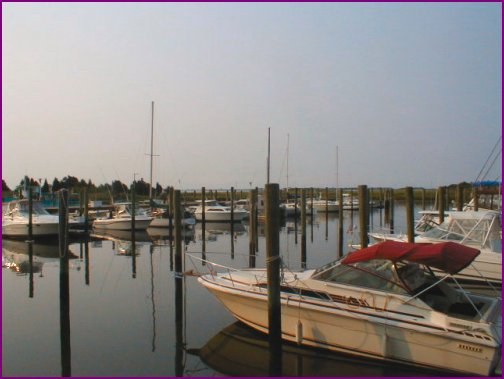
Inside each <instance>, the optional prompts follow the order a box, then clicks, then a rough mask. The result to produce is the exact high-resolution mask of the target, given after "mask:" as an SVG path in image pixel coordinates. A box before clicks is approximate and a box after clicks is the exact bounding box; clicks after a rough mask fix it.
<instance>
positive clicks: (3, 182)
mask: <svg viewBox="0 0 504 379" xmlns="http://www.w3.org/2000/svg"><path fill="white" fill-rule="evenodd" d="M2 192H11V189H10V188H9V186H8V185H7V183H6V182H5V180H3V179H2Z"/></svg>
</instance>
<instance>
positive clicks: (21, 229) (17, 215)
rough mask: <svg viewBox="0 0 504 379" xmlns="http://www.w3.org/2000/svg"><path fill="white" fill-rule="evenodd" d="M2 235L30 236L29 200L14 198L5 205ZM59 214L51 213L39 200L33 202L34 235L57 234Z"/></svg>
mask: <svg viewBox="0 0 504 379" xmlns="http://www.w3.org/2000/svg"><path fill="white" fill-rule="evenodd" d="M2 208H3V212H2V236H7V237H28V224H29V201H28V199H22V200H14V201H11V202H9V203H7V204H4V205H3V207H2ZM58 232H59V216H58V215H51V214H50V213H49V212H47V210H46V209H45V208H44V207H43V206H42V203H41V202H39V201H33V203H32V235H33V237H46V236H57V235H58Z"/></svg>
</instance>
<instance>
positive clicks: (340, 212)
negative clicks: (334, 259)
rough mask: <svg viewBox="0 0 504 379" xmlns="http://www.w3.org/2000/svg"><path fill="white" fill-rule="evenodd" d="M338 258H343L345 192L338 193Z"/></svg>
mask: <svg viewBox="0 0 504 379" xmlns="http://www.w3.org/2000/svg"><path fill="white" fill-rule="evenodd" d="M338 203H339V205H338V258H341V257H342V256H343V236H344V235H343V190H342V189H341V188H340V189H339V191H338Z"/></svg>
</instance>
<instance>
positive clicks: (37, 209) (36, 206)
mask: <svg viewBox="0 0 504 379" xmlns="http://www.w3.org/2000/svg"><path fill="white" fill-rule="evenodd" d="M15 213H17V214H19V215H21V216H26V217H28V216H29V204H28V201H19V202H15V203H11V204H9V207H8V209H7V212H6V214H7V215H13V214H15ZM32 214H33V215H48V214H49V212H47V211H46V210H45V208H44V207H43V206H42V204H41V203H39V202H33V207H32Z"/></svg>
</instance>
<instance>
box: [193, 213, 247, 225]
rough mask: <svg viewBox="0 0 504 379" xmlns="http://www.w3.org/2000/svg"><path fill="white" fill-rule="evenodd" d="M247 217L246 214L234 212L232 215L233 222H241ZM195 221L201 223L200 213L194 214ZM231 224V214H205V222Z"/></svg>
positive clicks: (201, 215)
mask: <svg viewBox="0 0 504 379" xmlns="http://www.w3.org/2000/svg"><path fill="white" fill-rule="evenodd" d="M247 216H248V213H247V212H240V211H235V212H234V215H233V220H232V221H233V222H241V221H242V220H243V219H244V218H245V217H247ZM194 217H195V218H196V220H197V221H203V214H202V213H199V212H198V213H194ZM214 221H215V222H231V212H205V222H214Z"/></svg>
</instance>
